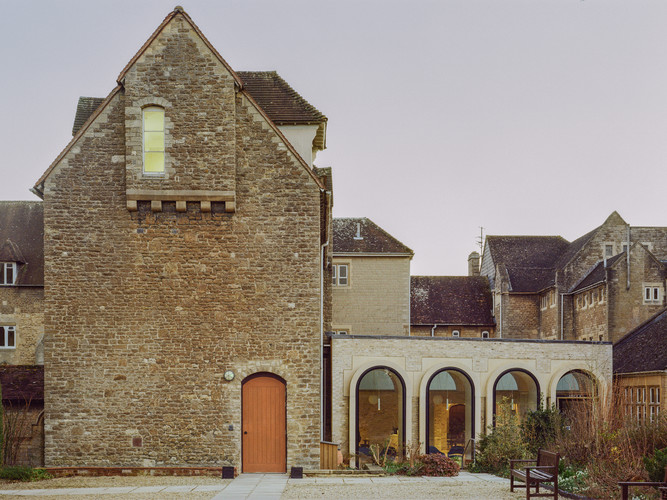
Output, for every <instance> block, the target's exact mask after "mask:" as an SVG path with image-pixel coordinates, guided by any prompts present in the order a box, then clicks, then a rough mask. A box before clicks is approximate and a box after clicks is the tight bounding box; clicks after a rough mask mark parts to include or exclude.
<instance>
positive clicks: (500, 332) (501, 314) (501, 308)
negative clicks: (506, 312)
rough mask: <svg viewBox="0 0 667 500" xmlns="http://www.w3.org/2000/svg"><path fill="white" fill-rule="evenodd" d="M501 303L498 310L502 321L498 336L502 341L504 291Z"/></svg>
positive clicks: (501, 295)
mask: <svg viewBox="0 0 667 500" xmlns="http://www.w3.org/2000/svg"><path fill="white" fill-rule="evenodd" d="M499 302H500V307H499V308H498V316H500V321H499V324H500V328H499V330H500V331H499V332H498V333H499V334H500V335H499V336H498V338H501V339H502V338H503V293H502V291H501V292H500V299H499Z"/></svg>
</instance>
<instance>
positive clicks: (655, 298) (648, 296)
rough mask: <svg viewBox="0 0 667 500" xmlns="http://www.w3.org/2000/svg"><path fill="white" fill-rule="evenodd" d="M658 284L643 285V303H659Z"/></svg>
mask: <svg viewBox="0 0 667 500" xmlns="http://www.w3.org/2000/svg"><path fill="white" fill-rule="evenodd" d="M660 288H661V287H659V286H645V287H644V303H645V304H647V303H650V304H655V303H660V302H661V293H660Z"/></svg>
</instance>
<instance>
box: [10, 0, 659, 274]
mask: <svg viewBox="0 0 667 500" xmlns="http://www.w3.org/2000/svg"><path fill="white" fill-rule="evenodd" d="M178 1H179V0H172V1H169V2H166V1H157V0H154V1H140V0H133V1H127V0H114V1H113V2H107V1H91V0H87V1H16V0H14V1H8V0H0V7H2V16H1V17H0V60H1V61H2V66H1V69H0V73H1V74H2V79H1V82H2V83H0V85H1V86H2V87H1V88H2V92H0V109H1V110H2V120H1V121H0V141H1V142H0V146H1V147H2V152H1V156H0V199H5V200H14V199H34V198H35V197H34V196H33V195H32V194H31V193H29V191H28V189H29V188H30V187H32V186H33V184H34V182H35V181H36V180H37V179H38V178H39V176H40V175H41V174H42V173H43V172H44V170H45V169H46V168H47V167H48V165H49V164H50V163H51V162H52V161H53V160H54V159H55V157H56V156H57V155H58V153H59V152H60V151H61V150H62V149H63V148H64V147H65V145H66V144H67V142H68V141H69V139H70V138H71V128H72V121H73V119H74V112H75V109H76V103H77V99H78V97H79V96H81V95H84V96H95V97H97V96H99V97H104V96H106V95H107V94H108V93H109V91H110V90H111V89H112V88H113V87H114V85H115V80H116V77H117V76H118V74H119V73H120V71H121V70H122V69H123V67H124V66H125V64H126V63H127V62H128V61H129V60H130V58H131V57H132V56H133V55H134V53H135V52H136V51H137V50H138V49H139V47H140V46H141V45H142V44H143V42H144V41H145V40H146V39H147V38H148V37H149V36H150V34H151V33H152V32H153V30H154V29H155V28H156V27H157V26H158V25H159V23H160V22H161V21H162V19H163V18H164V17H165V16H166V15H167V13H168V12H169V11H170V10H172V9H173V7H174V6H175V5H177V2H178ZM181 4H182V5H183V7H184V8H185V10H186V11H187V12H188V13H189V14H190V16H191V17H192V19H193V20H194V22H195V23H197V25H198V26H199V27H200V28H201V30H202V31H203V32H204V34H205V35H206V36H207V37H208V39H209V40H210V41H211V43H212V44H213V45H214V46H215V47H216V48H217V49H218V51H219V52H220V53H221V54H222V56H223V57H224V58H225V59H226V60H227V62H228V63H229V64H230V65H231V66H232V68H234V69H236V70H277V71H278V72H279V73H280V75H281V76H283V78H285V79H286V80H287V81H288V82H289V83H290V84H291V85H292V86H293V87H294V88H295V89H296V90H297V91H298V92H300V93H301V94H302V95H303V96H304V97H305V98H306V99H307V100H308V101H309V102H310V103H312V104H313V105H314V106H315V107H317V108H318V109H319V110H320V111H322V112H323V113H324V114H325V115H327V117H328V118H329V124H328V136H327V145H328V149H327V150H326V151H325V152H323V153H321V154H320V155H318V158H317V160H316V164H317V165H318V166H320V167H325V166H331V167H333V171H334V200H335V206H334V215H335V216H337V217H352V216H355V217H356V216H365V217H369V218H370V219H372V220H374V221H375V222H376V223H378V224H379V225H380V226H382V227H383V228H385V229H386V230H387V231H389V232H390V233H391V234H392V235H394V236H395V237H397V238H398V239H399V240H401V241H402V242H403V243H405V244H406V245H408V246H409V247H411V248H412V249H413V250H414V251H415V258H414V259H413V261H412V274H450V275H458V274H465V273H466V272H467V256H468V254H469V253H470V252H471V251H473V250H475V249H476V238H477V237H478V236H479V226H484V228H485V233H488V234H559V235H562V236H563V237H565V238H567V239H568V240H573V239H575V238H577V237H579V236H581V235H582V234H584V233H586V232H588V231H589V230H591V229H593V228H594V227H596V226H598V225H599V224H601V223H602V222H603V221H604V220H605V219H606V217H607V216H608V215H609V214H610V213H611V212H612V211H613V210H617V211H618V212H619V213H620V214H621V216H623V217H624V218H625V220H626V221H627V222H629V223H630V224H632V225H659V226H666V225H667V211H666V209H665V207H666V206H667V195H666V193H667V190H666V188H667V182H666V181H667V2H665V1H664V0H654V1H648V0H584V1H582V0H522V1H520V0H434V1H426V0H412V1H391V0H377V1H351V0H349V1H345V0H336V1H317V0H302V1H292V0H281V1H275V0H224V1H221V0H217V1H199V0H182V1H181Z"/></svg>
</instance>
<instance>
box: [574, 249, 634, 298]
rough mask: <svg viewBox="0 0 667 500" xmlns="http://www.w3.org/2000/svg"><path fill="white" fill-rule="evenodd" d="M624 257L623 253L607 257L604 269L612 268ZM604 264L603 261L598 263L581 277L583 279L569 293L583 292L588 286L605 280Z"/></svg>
mask: <svg viewBox="0 0 667 500" xmlns="http://www.w3.org/2000/svg"><path fill="white" fill-rule="evenodd" d="M624 256H625V252H623V253H619V254H618V255H614V256H613V257H609V258H608V259H607V266H606V267H611V266H613V265H614V264H615V263H616V262H617V261H618V260H619V259H620V258H621V257H624ZM606 267H605V264H604V261H600V262H598V263H597V264H595V266H593V268H592V269H591V270H590V271H589V272H588V273H587V274H585V275H584V276H583V278H582V279H581V280H580V281H579V282H578V283H576V284H575V285H574V286H573V287H572V289H571V290H570V292H578V291H579V290H583V289H584V288H588V287H589V286H593V285H596V284H598V283H602V282H603V281H604V280H605V278H606V273H605V269H606Z"/></svg>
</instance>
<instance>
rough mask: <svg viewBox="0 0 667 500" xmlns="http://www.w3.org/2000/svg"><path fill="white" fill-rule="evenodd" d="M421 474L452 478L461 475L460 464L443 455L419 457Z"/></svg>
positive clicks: (433, 454) (432, 454) (430, 454)
mask: <svg viewBox="0 0 667 500" xmlns="http://www.w3.org/2000/svg"><path fill="white" fill-rule="evenodd" d="M417 463H419V464H420V465H421V467H419V474H421V475H422V476H445V477H452V476H458V475H459V469H460V467H459V464H457V463H456V462H455V461H454V460H452V459H451V458H449V457H448V456H447V455H443V454H441V453H429V454H428V455H420V456H419V457H417Z"/></svg>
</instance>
